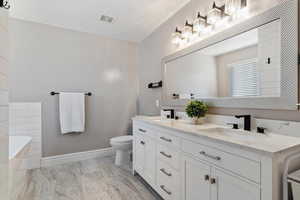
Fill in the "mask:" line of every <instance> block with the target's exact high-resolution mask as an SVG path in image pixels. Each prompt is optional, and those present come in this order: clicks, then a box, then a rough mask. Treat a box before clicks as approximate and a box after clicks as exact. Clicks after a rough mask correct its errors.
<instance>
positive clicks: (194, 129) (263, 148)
mask: <svg viewBox="0 0 300 200" xmlns="http://www.w3.org/2000/svg"><path fill="white" fill-rule="evenodd" d="M133 120H134V121H142V122H146V123H149V124H152V125H157V126H159V127H163V128H167V129H171V130H175V131H179V132H183V133H189V134H193V135H197V136H199V137H205V138H209V139H212V140H216V141H220V142H225V143H228V144H233V145H237V146H240V147H244V148H247V149H250V150H255V151H259V152H263V153H268V154H275V153H281V152H283V151H287V150H290V149H292V148H296V147H299V148H300V138H297V137H291V136H284V135H279V134H273V133H267V134H258V133H255V132H247V131H243V130H233V129H230V128H228V127H224V126H220V125H216V124H211V123H204V124H201V125H194V124H191V123H189V122H186V121H177V120H160V117H147V116H137V117H134V118H133Z"/></svg>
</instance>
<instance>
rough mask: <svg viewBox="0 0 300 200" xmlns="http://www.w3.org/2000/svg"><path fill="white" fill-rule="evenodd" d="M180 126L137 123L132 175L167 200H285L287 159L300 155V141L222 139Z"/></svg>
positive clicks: (267, 138) (293, 139)
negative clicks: (137, 175) (283, 175)
mask: <svg viewBox="0 0 300 200" xmlns="http://www.w3.org/2000/svg"><path fill="white" fill-rule="evenodd" d="M156 123H157V124H156ZM179 123H180V122H175V121H173V122H172V121H161V122H155V121H151V120H149V119H148V120H147V119H146V120H145V119H144V118H142V119H140V118H136V119H134V120H133V130H134V131H133V134H134V149H133V171H134V172H135V173H138V174H139V175H140V176H141V177H143V179H144V180H145V181H146V182H148V183H149V185H150V186H151V187H152V188H153V189H154V190H155V191H156V192H157V193H158V194H160V196H161V197H162V198H163V199H165V200H199V199H203V200H235V199H236V200H240V199H243V200H282V196H281V195H282V184H281V182H282V179H281V178H282V177H281V176H282V173H283V167H284V161H285V158H287V157H288V156H289V155H291V154H294V153H297V152H298V153H299V152H300V139H297V138H289V137H287V136H278V135H274V134H273V135H269V136H263V137H262V138H261V137H259V136H258V138H257V139H258V141H257V142H256V141H255V143H252V142H253V141H254V139H255V140H256V138H252V139H251V140H249V141H248V140H245V139H243V138H242V137H241V136H240V135H239V137H238V138H237V139H236V138H231V137H225V139H226V140H224V138H221V137H222V136H220V135H218V136H216V135H214V134H213V133H209V134H208V135H207V133H205V131H201V128H200V127H196V126H195V125H190V124H179ZM239 138H241V139H239ZM246 138H247V137H246ZM221 139H222V140H221ZM227 140H228V141H227ZM251 141H252V142H251ZM283 143H284V145H285V146H284V147H283V146H282V144H283ZM249 144H251V145H249ZM247 145H248V146H247ZM299 164H300V163H299Z"/></svg>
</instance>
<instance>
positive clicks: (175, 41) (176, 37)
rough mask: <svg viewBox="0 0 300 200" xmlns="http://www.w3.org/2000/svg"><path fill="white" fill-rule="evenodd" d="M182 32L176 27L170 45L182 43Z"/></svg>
mask: <svg viewBox="0 0 300 200" xmlns="http://www.w3.org/2000/svg"><path fill="white" fill-rule="evenodd" d="M181 34H182V31H180V30H179V29H178V28H177V27H176V29H175V32H174V33H173V35H172V43H173V44H176V45H178V44H180V42H181V41H182V35H181Z"/></svg>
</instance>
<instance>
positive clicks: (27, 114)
mask: <svg viewBox="0 0 300 200" xmlns="http://www.w3.org/2000/svg"><path fill="white" fill-rule="evenodd" d="M9 120H10V122H9V128H10V135H11V136H30V137H31V138H32V141H31V143H30V145H29V146H28V147H27V150H26V151H25V152H22V153H21V154H20V155H18V156H17V158H16V159H17V160H18V163H21V164H20V166H19V167H18V168H19V169H32V168H39V167H40V162H41V157H42V146H41V137H42V125H41V103H10V104H9ZM13 162H14V161H13ZM15 162H16V161H15Z"/></svg>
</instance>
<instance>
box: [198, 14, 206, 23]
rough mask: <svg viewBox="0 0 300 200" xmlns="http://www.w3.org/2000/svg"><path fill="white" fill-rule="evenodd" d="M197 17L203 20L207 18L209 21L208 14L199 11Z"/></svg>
mask: <svg viewBox="0 0 300 200" xmlns="http://www.w3.org/2000/svg"><path fill="white" fill-rule="evenodd" d="M197 18H198V19H203V20H205V22H207V16H202V15H201V13H200V12H198V15H197Z"/></svg>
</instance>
